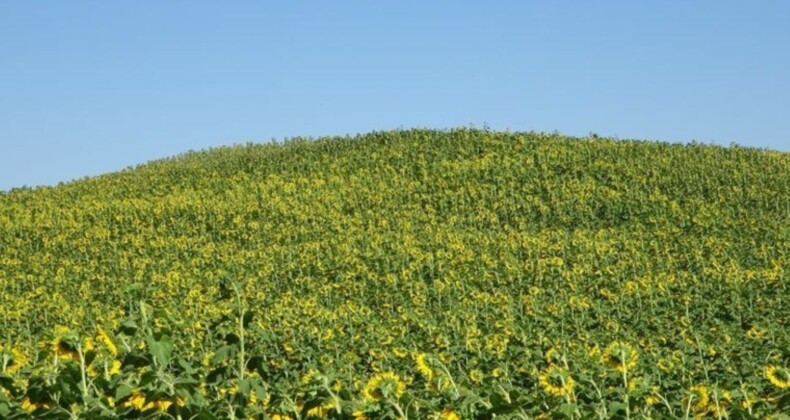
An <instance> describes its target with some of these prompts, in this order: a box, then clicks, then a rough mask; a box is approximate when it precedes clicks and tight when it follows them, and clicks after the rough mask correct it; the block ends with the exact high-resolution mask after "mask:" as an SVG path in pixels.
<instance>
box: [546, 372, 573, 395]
mask: <svg viewBox="0 0 790 420" xmlns="http://www.w3.org/2000/svg"><path fill="white" fill-rule="evenodd" d="M538 382H539V383H540V386H541V387H542V388H543V390H544V391H545V392H546V393H547V394H550V395H555V396H558V397H565V396H572V395H573V389H574V388H575V387H576V381H574V380H573V377H571V375H570V373H568V372H567V371H566V370H565V369H562V368H560V367H559V366H549V368H548V369H546V370H544V371H543V372H541V373H540V375H539V376H538Z"/></svg>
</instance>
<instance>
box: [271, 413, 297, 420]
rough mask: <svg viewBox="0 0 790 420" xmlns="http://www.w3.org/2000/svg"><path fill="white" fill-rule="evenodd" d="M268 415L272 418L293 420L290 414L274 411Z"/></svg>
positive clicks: (274, 419)
mask: <svg viewBox="0 0 790 420" xmlns="http://www.w3.org/2000/svg"><path fill="white" fill-rule="evenodd" d="M269 417H271V418H272V420H293V417H291V416H289V415H287V414H277V413H275V414H271V415H270V416H269Z"/></svg>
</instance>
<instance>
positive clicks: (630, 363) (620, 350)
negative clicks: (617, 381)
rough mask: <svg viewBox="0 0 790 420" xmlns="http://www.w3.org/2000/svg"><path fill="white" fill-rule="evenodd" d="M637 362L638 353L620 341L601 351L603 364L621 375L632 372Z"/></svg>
mask: <svg viewBox="0 0 790 420" xmlns="http://www.w3.org/2000/svg"><path fill="white" fill-rule="evenodd" d="M637 360H639V353H637V351H636V349H634V347H633V346H632V345H630V344H628V343H623V342H622V341H615V342H612V343H611V344H609V345H608V346H606V349H604V351H603V361H604V363H606V365H607V366H609V367H611V368H614V369H615V370H617V371H618V372H621V373H622V372H626V371H630V370H633V369H634V368H635V367H636V362H637Z"/></svg>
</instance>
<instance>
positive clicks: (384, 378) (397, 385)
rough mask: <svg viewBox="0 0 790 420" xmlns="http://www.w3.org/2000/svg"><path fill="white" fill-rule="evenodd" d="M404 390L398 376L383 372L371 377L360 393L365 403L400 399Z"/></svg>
mask: <svg viewBox="0 0 790 420" xmlns="http://www.w3.org/2000/svg"><path fill="white" fill-rule="evenodd" d="M405 390H406V384H404V383H403V381H401V379H400V376H398V375H397V374H395V373H393V372H384V373H380V374H378V375H375V376H374V377H372V378H371V379H370V380H369V381H368V383H367V384H366V385H365V389H364V390H363V391H362V393H363V395H364V396H365V400H367V401H379V400H382V399H385V398H394V399H397V398H400V396H401V395H403V392H404V391H405Z"/></svg>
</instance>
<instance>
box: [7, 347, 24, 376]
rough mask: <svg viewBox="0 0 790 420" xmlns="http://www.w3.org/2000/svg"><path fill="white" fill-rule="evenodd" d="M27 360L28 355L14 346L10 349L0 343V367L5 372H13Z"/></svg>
mask: <svg viewBox="0 0 790 420" xmlns="http://www.w3.org/2000/svg"><path fill="white" fill-rule="evenodd" d="M28 362H29V359H28V357H27V356H26V355H25V353H23V352H22V351H20V350H19V349H17V348H15V347H11V348H10V349H8V348H5V347H3V345H2V344H0V368H2V369H3V370H2V371H4V372H5V373H8V374H14V373H15V372H17V371H18V370H19V369H21V368H22V366H24V365H26V364H27V363H28Z"/></svg>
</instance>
